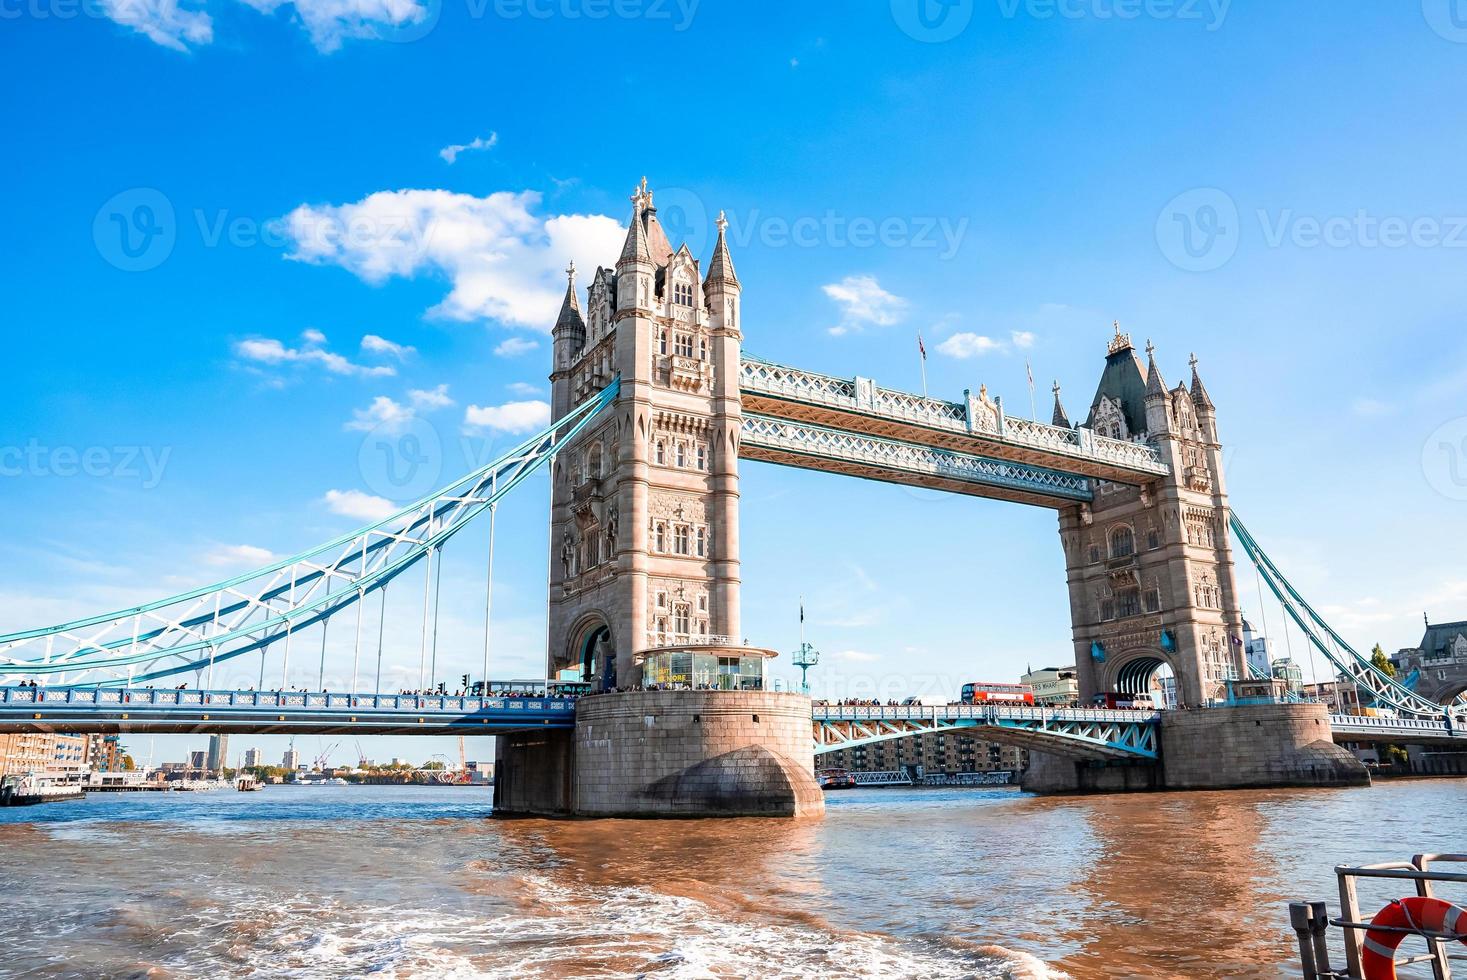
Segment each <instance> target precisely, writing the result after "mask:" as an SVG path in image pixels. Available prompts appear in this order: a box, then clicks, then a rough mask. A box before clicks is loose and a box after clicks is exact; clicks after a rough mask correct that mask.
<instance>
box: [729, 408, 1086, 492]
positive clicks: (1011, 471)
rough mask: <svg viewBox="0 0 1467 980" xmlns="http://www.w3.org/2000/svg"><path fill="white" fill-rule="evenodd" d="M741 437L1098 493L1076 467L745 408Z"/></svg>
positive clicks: (881, 464)
mask: <svg viewBox="0 0 1467 980" xmlns="http://www.w3.org/2000/svg"><path fill="white" fill-rule="evenodd" d="M742 440H743V446H744V447H747V448H757V449H767V450H774V451H776V452H780V453H787V454H789V455H792V456H798V457H805V458H809V459H814V460H828V461H832V462H836V463H841V464H851V465H854V466H860V467H870V468H873V469H877V470H881V471H883V472H886V473H891V474H906V475H909V476H918V477H922V476H926V477H933V478H936V479H941V480H952V481H955V482H958V483H971V484H978V485H982V486H991V487H1006V488H1008V489H1011V490H1021V491H1026V492H1028V493H1033V494H1039V495H1041V496H1045V497H1058V498H1061V499H1063V500H1066V501H1075V502H1082V501H1083V502H1089V501H1090V500H1092V499H1093V498H1094V494H1093V493H1092V491H1091V489H1090V480H1089V478H1088V477H1084V476H1078V475H1076V474H1073V473H1061V472H1059V471H1058V470H1052V469H1047V468H1045V467H1043V466H1033V465H1030V464H1028V463H1015V462H1009V461H1007V460H1001V459H989V458H988V457H986V456H973V455H970V454H968V453H957V452H953V451H951V450H948V449H936V448H933V447H931V446H922V445H918V444H916V443H910V442H899V441H897V440H894V439H882V438H879V437H876V436H867V435H860V434H858V433H853V432H842V431H840V430H838V429H829V428H826V427H824V426H820V425H812V424H810V423H806V422H791V421H787V420H785V419H777V418H772V417H770V416H766V415H756V414H752V413H745V415H744V417H743V427H742ZM902 482H913V481H911V480H903V481H902Z"/></svg>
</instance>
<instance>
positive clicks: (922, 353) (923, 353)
mask: <svg viewBox="0 0 1467 980" xmlns="http://www.w3.org/2000/svg"><path fill="white" fill-rule="evenodd" d="M917 355H918V362H919V363H920V364H921V365H922V397H923V398H926V397H927V347H926V346H925V345H924V344H923V343H922V335H921V334H920V333H919V334H917Z"/></svg>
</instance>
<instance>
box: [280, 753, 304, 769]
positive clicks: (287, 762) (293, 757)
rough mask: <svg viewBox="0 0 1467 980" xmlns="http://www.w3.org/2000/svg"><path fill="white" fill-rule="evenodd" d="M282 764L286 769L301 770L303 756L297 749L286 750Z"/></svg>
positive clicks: (281, 760)
mask: <svg viewBox="0 0 1467 980" xmlns="http://www.w3.org/2000/svg"><path fill="white" fill-rule="evenodd" d="M280 764H281V765H282V766H284V767H285V768H286V769H299V768H300V767H301V754H300V753H299V752H297V751H296V750H295V749H286V750H285V755H283V756H282V757H281V759H280Z"/></svg>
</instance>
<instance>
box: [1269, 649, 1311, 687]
mask: <svg viewBox="0 0 1467 980" xmlns="http://www.w3.org/2000/svg"><path fill="white" fill-rule="evenodd" d="M1269 672H1270V674H1271V675H1272V676H1273V677H1274V678H1276V679H1278V680H1281V681H1283V682H1285V683H1286V684H1287V685H1288V687H1289V693H1290V694H1298V693H1300V692H1301V691H1302V690H1303V689H1304V671H1303V670H1302V669H1300V667H1299V665H1298V664H1296V663H1294V661H1293V660H1291V659H1290V658H1288V657H1280V658H1279V659H1277V660H1275V661H1274V662H1273V663H1272V664H1270V665H1269Z"/></svg>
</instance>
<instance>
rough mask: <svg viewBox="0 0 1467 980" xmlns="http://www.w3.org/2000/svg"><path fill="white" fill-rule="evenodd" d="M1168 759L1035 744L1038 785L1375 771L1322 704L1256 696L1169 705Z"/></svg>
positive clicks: (1093, 789)
mask: <svg viewBox="0 0 1467 980" xmlns="http://www.w3.org/2000/svg"><path fill="white" fill-rule="evenodd" d="M1160 742H1161V761H1160V762H1157V763H1144V762H1135V763H1129V762H1109V763H1101V762H1084V761H1076V760H1074V759H1067V758H1061V757H1058V756H1052V755H1046V754H1044V753H1040V752H1031V753H1030V755H1029V768H1028V769H1027V770H1025V772H1024V776H1023V779H1022V785H1023V787H1024V789H1026V790H1028V791H1029V792H1031V793H1046V794H1048V793H1128V792H1136V791H1142V790H1156V789H1168V790H1186V789H1252V788H1259V789H1261V788H1265V787H1270V786H1368V785H1369V784H1370V772H1369V771H1368V770H1367V769H1366V768H1365V766H1364V765H1363V764H1362V763H1361V762H1360V760H1358V759H1356V758H1355V757H1354V756H1353V755H1351V754H1350V753H1349V752H1348V751H1346V750H1345V749H1344V748H1342V747H1341V746H1338V745H1336V744H1335V743H1334V741H1333V737H1332V732H1331V730H1330V723H1329V715H1328V713H1327V710H1326V708H1325V706H1324V705H1322V704H1252V705H1237V706H1234V707H1230V708H1202V709H1197V710H1194V711H1168V712H1166V713H1165V714H1164V715H1163V716H1162V722H1161V738H1160Z"/></svg>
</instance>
